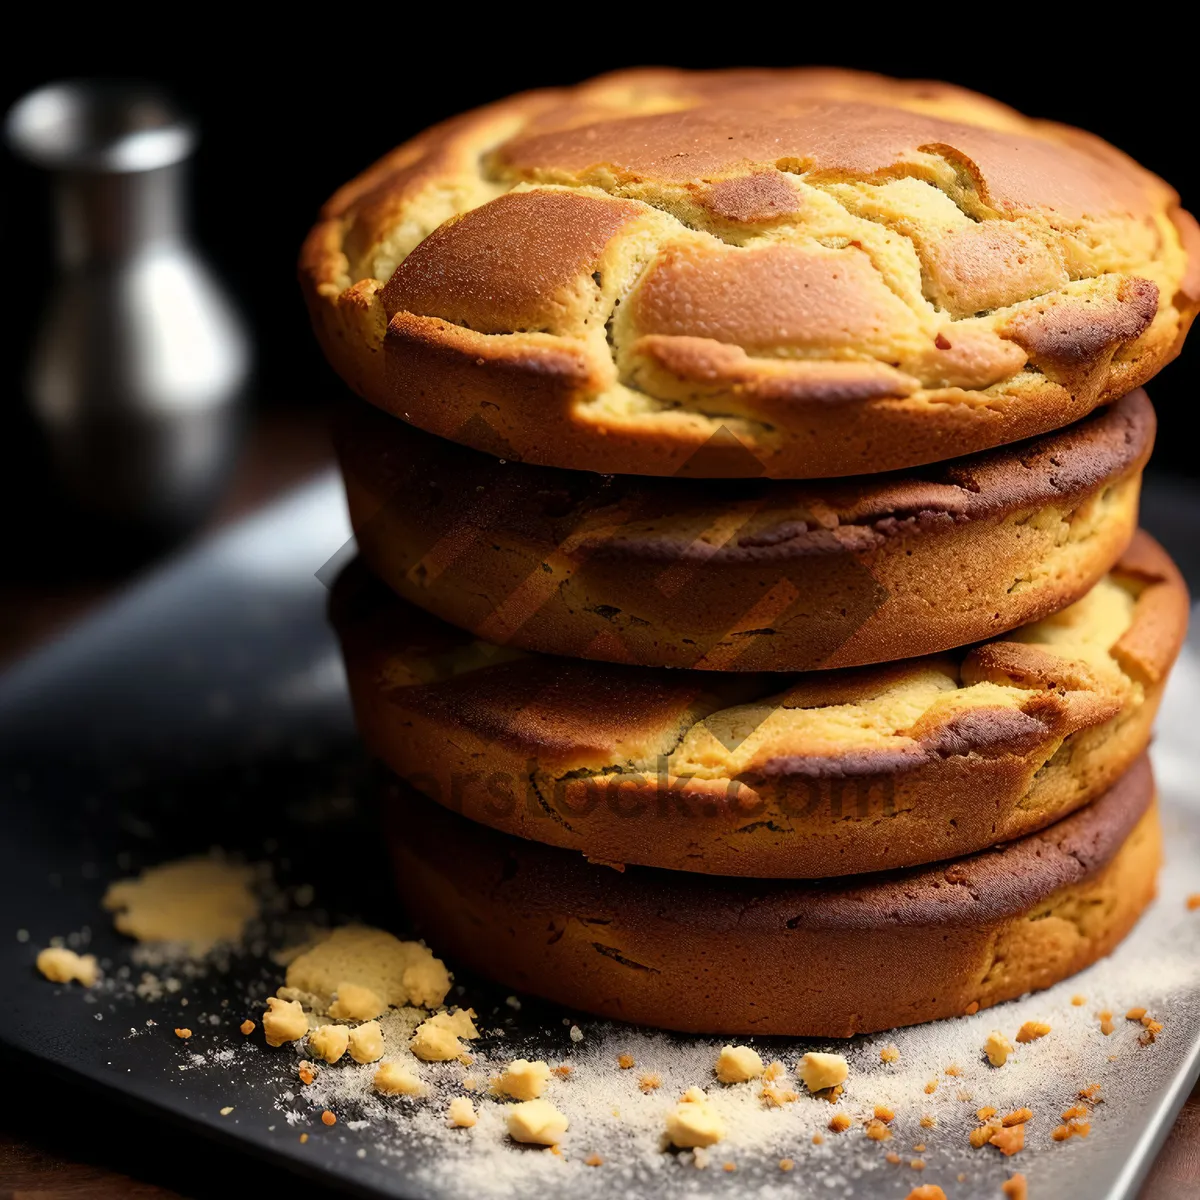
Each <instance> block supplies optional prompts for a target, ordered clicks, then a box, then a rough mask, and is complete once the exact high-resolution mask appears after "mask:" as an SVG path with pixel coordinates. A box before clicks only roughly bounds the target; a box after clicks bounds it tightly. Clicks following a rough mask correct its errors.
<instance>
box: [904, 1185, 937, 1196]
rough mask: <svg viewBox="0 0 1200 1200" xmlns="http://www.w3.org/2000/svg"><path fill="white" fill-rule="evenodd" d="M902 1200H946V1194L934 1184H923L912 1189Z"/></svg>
mask: <svg viewBox="0 0 1200 1200" xmlns="http://www.w3.org/2000/svg"><path fill="white" fill-rule="evenodd" d="M904 1200H946V1193H945V1192H943V1191H942V1189H941V1188H940V1187H938V1185H937V1184H936V1183H923V1184H921V1186H920V1187H915V1188H913V1190H912V1191H911V1192H909V1193H908V1195H907V1196H905V1198H904Z"/></svg>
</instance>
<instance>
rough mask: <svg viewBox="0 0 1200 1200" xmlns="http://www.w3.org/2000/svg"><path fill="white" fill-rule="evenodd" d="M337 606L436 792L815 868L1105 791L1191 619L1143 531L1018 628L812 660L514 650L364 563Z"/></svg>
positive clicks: (616, 851)
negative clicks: (675, 663)
mask: <svg viewBox="0 0 1200 1200" xmlns="http://www.w3.org/2000/svg"><path fill="white" fill-rule="evenodd" d="M332 607H333V616H334V621H335V624H336V625H337V626H338V630H339V633H340V635H341V638H342V644H343V650H344V653H345V658H346V665H347V673H348V676H349V681H350V690H351V695H352V698H353V701H354V706H355V711H356V715H357V718H358V723H359V727H360V729H361V732H362V735H363V737H364V739H365V741H366V743H367V745H368V747H369V748H370V749H371V750H372V752H373V753H375V754H376V755H378V756H379V757H380V758H382V759H383V760H384V762H386V763H387V764H388V765H389V766H390V767H391V768H392V769H393V770H395V771H396V772H397V773H398V774H400V775H401V776H403V777H405V778H406V779H408V780H409V781H410V782H411V783H412V784H413V785H414V786H416V787H417V788H418V789H419V790H421V791H424V792H425V793H426V794H428V795H429V796H431V797H432V798H433V799H435V800H437V801H439V802H440V803H442V804H444V805H446V806H447V807H449V808H452V809H455V810H457V811H459V812H461V813H463V814H464V815H465V816H467V817H469V818H471V819H472V820H475V821H479V822H481V823H483V824H486V825H491V826H493V827H495V828H497V829H501V830H504V831H506V832H508V833H514V834H517V835H519V836H521V837H525V838H531V839H533V840H535V841H541V842H546V843H549V844H552V845H557V846H564V847H568V848H571V849H574V850H579V851H582V852H583V853H585V854H587V855H588V856H589V857H593V858H597V859H603V860H608V861H612V862H618V863H639V864H643V865H646V866H657V867H667V868H673V869H678V870H685V871H700V872H709V873H713V874H721V875H749V876H757V877H787V878H796V879H800V878H819V877H822V876H831V875H843V874H851V873H858V872H864V871H878V870H885V869H890V868H893V867H902V866H912V865H915V864H918V863H924V862H932V861H935V860H938V859H943V858H947V857H950V856H952V855H959V854H968V853H972V852H974V851H976V850H979V849H982V848H983V847H986V846H990V845H993V844H995V843H997V842H1003V841H1007V840H1010V839H1012V838H1016V837H1020V836H1022V835H1024V834H1027V833H1030V832H1032V831H1034V830H1037V829H1041V828H1044V827H1045V826H1046V825H1048V824H1050V823H1051V822H1053V821H1056V820H1058V819H1059V818H1061V817H1062V816H1064V815H1065V814H1067V813H1069V812H1071V811H1073V810H1074V809H1076V808H1079V807H1080V806H1081V805H1083V804H1085V803H1087V802H1088V801H1089V800H1091V799H1093V798H1094V797H1095V796H1097V795H1099V794H1100V793H1101V792H1102V791H1104V789H1105V788H1107V787H1108V786H1109V785H1110V784H1111V783H1112V782H1113V780H1115V779H1116V778H1117V777H1118V776H1119V775H1120V774H1121V773H1122V772H1123V771H1124V770H1126V768H1127V767H1128V766H1129V765H1130V763H1132V762H1133V761H1134V760H1135V759H1136V758H1137V756H1138V755H1139V754H1141V753H1142V751H1143V750H1144V748H1145V746H1146V744H1147V742H1148V740H1149V734H1150V725H1151V722H1152V720H1153V717H1154V713H1155V710H1156V708H1157V705H1158V701H1159V697H1160V695H1161V691H1162V686H1163V683H1164V681H1165V678H1166V675H1167V672H1168V671H1169V669H1170V666H1171V664H1172V662H1173V661H1174V659H1175V656H1176V654H1177V653H1178V650H1179V647H1180V645H1181V643H1182V640H1183V635H1184V631H1185V627H1186V623H1187V592H1186V588H1185V586H1184V584H1183V581H1182V579H1181V578H1180V576H1179V573H1178V571H1177V570H1176V569H1175V566H1174V564H1173V563H1172V562H1171V561H1170V559H1169V558H1168V557H1167V555H1166V554H1165V553H1164V552H1163V550H1162V549H1161V547H1159V546H1158V544H1157V543H1156V542H1154V541H1153V540H1152V539H1151V538H1150V537H1148V536H1147V535H1145V534H1139V535H1138V536H1137V538H1135V540H1134V542H1133V544H1132V545H1131V547H1130V548H1129V550H1128V551H1127V552H1126V553H1125V555H1124V556H1123V557H1122V558H1121V560H1120V562H1119V563H1118V564H1117V566H1116V567H1115V568H1114V570H1113V571H1112V572H1111V573H1110V574H1109V575H1107V576H1106V577H1105V578H1104V579H1102V580H1101V581H1100V582H1099V583H1098V584H1097V585H1096V586H1095V587H1094V588H1092V590H1091V591H1090V592H1088V593H1087V595H1086V596H1084V597H1083V599H1081V600H1079V601H1078V602H1076V603H1075V604H1073V605H1071V606H1070V607H1068V608H1066V609H1064V610H1063V611H1061V612H1059V613H1058V614H1056V615H1054V616H1052V617H1048V618H1046V619H1044V620H1042V621H1039V622H1037V623H1035V624H1032V625H1027V626H1024V627H1022V628H1021V629H1019V630H1017V631H1016V632H1014V633H1011V634H1009V635H1007V636H1005V637H1003V638H999V639H995V640H993V641H990V642H985V643H982V644H980V645H977V646H975V647H973V648H970V649H968V650H962V651H957V652H955V653H951V654H943V655H938V656H933V657H927V658H921V659H912V660H908V661H904V662H898V663H890V664H887V665H884V666H876V667H862V668H855V669H852V670H842V671H826V672H815V673H810V674H802V675H792V676H788V675H780V674H762V675H751V674H730V673H720V672H702V671H671V670H665V669H651V668H639V667H626V666H620V665H615V664H607V663H595V662H586V661H580V660H572V659H564V658H552V657H549V656H543V655H535V654H527V653H524V652H521V651H516V650H512V649H510V648H501V647H496V646H493V645H490V644H488V643H485V642H481V641H479V640H478V639H475V638H473V637H472V636H471V635H470V634H467V633H464V632H461V631H460V630H458V629H455V628H453V627H451V626H449V625H446V624H444V623H442V622H440V621H438V620H436V619H434V618H433V617H430V616H429V615H427V614H426V613H424V612H422V611H421V610H420V609H417V608H415V607H413V606H412V605H408V604H406V603H404V602H403V601H400V600H398V599H396V598H395V597H394V596H393V595H392V594H391V593H390V592H388V591H387V590H386V589H385V588H383V587H382V586H381V585H379V584H378V583H376V582H375V581H374V580H372V579H371V578H370V577H369V576H368V575H367V573H366V572H365V570H363V569H362V568H361V566H358V565H356V566H355V567H352V568H351V569H350V570H349V571H348V572H346V573H345V574H344V575H343V577H342V578H341V579H340V580H339V582H338V585H337V587H336V588H335V592H334V597H333V605H332Z"/></svg>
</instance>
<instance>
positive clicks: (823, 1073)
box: [796, 1052, 850, 1092]
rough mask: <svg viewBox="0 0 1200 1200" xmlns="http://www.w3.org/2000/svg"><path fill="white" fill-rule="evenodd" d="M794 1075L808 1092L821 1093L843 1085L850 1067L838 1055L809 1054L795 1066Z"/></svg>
mask: <svg viewBox="0 0 1200 1200" xmlns="http://www.w3.org/2000/svg"><path fill="white" fill-rule="evenodd" d="M796 1074H797V1075H799V1076H800V1079H801V1081H802V1082H803V1084H804V1086H805V1087H806V1088H808V1090H809V1091H810V1092H823V1091H825V1090H826V1089H827V1088H832V1087H837V1086H838V1084H841V1083H845V1082H846V1079H847V1077H848V1076H849V1074H850V1066H849V1064H848V1063H847V1062H846V1060H845V1058H844V1057H843V1056H842V1055H840V1054H820V1053H811V1052H810V1053H808V1054H806V1055H805V1056H804V1057H803V1058H802V1059H801V1060H800V1062H799V1063H798V1064H797V1066H796Z"/></svg>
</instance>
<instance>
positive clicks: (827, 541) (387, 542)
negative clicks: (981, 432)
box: [337, 391, 1154, 671]
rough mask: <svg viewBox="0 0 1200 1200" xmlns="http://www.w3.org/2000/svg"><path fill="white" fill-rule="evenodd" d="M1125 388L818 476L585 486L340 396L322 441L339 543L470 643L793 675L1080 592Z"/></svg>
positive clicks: (950, 638)
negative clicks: (922, 464)
mask: <svg viewBox="0 0 1200 1200" xmlns="http://www.w3.org/2000/svg"><path fill="white" fill-rule="evenodd" d="M1153 440H1154V412H1153V409H1152V408H1151V405H1150V402H1149V400H1148V399H1147V397H1146V395H1145V393H1144V392H1140V391H1139V392H1135V393H1131V394H1130V395H1129V396H1126V397H1124V398H1123V399H1122V400H1120V401H1118V402H1117V403H1115V404H1113V405H1111V406H1109V407H1107V408H1105V409H1103V410H1100V411H1099V412H1097V413H1094V414H1093V415H1092V416H1091V417H1089V418H1086V419H1085V420H1084V421H1082V422H1080V423H1078V424H1076V425H1073V426H1071V427H1070V428H1068V429H1065V430H1061V431H1058V432H1056V433H1053V434H1046V435H1043V436H1042V437H1041V438H1039V439H1036V440H1034V441H1032V442H1026V443H1022V444H1020V445H1017V446H1013V447H1009V448H1005V449H1002V450H994V451H989V452H987V453H986V454H981V455H978V456H975V457H973V458H968V459H962V460H957V461H955V462H951V463H945V464H941V465H938V466H935V467H927V468H925V469H923V470H921V471H914V472H910V473H906V474H903V475H875V476H868V477H866V478H859V479H851V480H845V481H838V482H825V483H821V484H808V485H803V484H787V483H784V482H781V481H776V480H756V481H729V482H725V483H719V484H718V483H713V482H707V483H703V484H699V483H697V482H696V481H694V480H687V479H670V480H667V479H651V478H647V477H644V476H643V477H637V476H597V475H592V474H590V473H588V474H585V473H581V472H577V471H561V470H557V469H555V468H550V467H533V466H530V465H529V464H524V463H506V462H503V461H501V460H499V459H496V458H493V457H492V456H490V455H485V454H479V453H477V452H475V451H472V450H467V449H464V448H462V447H460V446H457V445H455V444H453V443H451V442H447V441H444V440H443V439H440V438H434V437H431V436H429V435H428V434H425V433H422V432H420V431H418V430H415V429H413V428H412V427H411V426H408V425H405V424H404V423H402V422H398V421H393V420H391V419H389V418H388V417H387V416H386V415H385V414H382V413H379V412H378V411H376V410H374V409H373V408H371V407H370V406H369V405H365V404H360V403H358V402H357V401H352V402H350V403H349V404H348V405H347V406H346V407H345V410H344V412H343V413H342V420H341V421H340V422H339V428H338V434H337V441H338V451H339V457H340V460H341V465H342V471H343V475H344V477H345V481H346V494H347V498H348V501H349V507H350V517H351V521H352V523H353V526H354V531H355V534H356V536H357V539H358V547H359V552H360V554H362V556H363V559H364V561H365V562H366V563H367V564H368V565H369V566H370V568H371V570H372V571H373V572H374V573H375V575H376V576H377V577H378V578H380V579H382V580H383V581H384V582H385V583H386V584H388V586H389V587H391V588H392V589H393V590H394V591H395V592H396V593H397V594H398V595H400V596H402V597H403V598H405V599H407V600H410V601H412V602H413V603H415V604H418V605H420V606H421V607H422V608H425V609H426V610H428V611H429V612H432V613H433V614H434V615H435V616H438V617H441V618H442V619H443V620H445V621H448V622H450V624H452V625H457V626H459V627H460V628H464V629H468V630H470V631H471V632H472V633H474V634H475V635H476V636H478V637H480V638H483V639H484V640H486V641H491V642H495V643H499V644H504V645H510V646H516V647H520V648H521V649H526V650H537V651H540V652H543V653H548V654H559V655H566V656H571V657H581V658H594V659H603V660H608V661H615V662H625V663H630V664H636V665H639V666H660V667H661V666H666V667H686V668H699V669H705V670H720V671H763V670H772V671H783V670H788V671H806V670H814V669H818V668H822V669H829V668H837V667H848V666H860V665H862V664H864V663H871V662H880V661H886V660H890V659H896V658H910V657H914V656H916V655H921V654H933V653H937V652H939V651H942V650H946V649H949V648H952V647H954V646H962V645H966V644H967V643H969V642H976V641H980V640H982V639H984V638H988V637H994V636H996V635H997V634H999V633H1002V632H1004V631H1005V630H1006V629H1011V628H1013V627H1015V626H1017V625H1022V624H1025V623H1027V622H1029V621H1034V620H1038V619H1039V618H1041V617H1044V616H1046V615H1047V614H1049V613H1051V612H1055V611H1057V610H1059V609H1061V608H1063V607H1065V606H1066V605H1068V604H1070V603H1072V602H1073V601H1075V600H1077V599H1079V597H1080V596H1082V595H1083V594H1084V592H1086V591H1087V590H1088V589H1089V588H1090V587H1091V586H1092V585H1093V584H1094V583H1095V582H1096V581H1097V580H1098V579H1099V578H1100V577H1101V576H1102V575H1103V574H1104V573H1105V572H1106V571H1108V569H1109V568H1110V567H1111V566H1112V565H1113V563H1114V562H1115V561H1116V560H1117V558H1118V556H1119V555H1120V554H1121V552H1122V551H1123V550H1124V549H1125V548H1126V546H1127V545H1128V543H1129V540H1130V538H1131V537H1132V536H1133V533H1134V530H1135V528H1136V525H1137V500H1138V492H1139V488H1140V477H1141V470H1142V467H1143V466H1144V465H1145V462H1146V459H1147V458H1148V457H1149V454H1150V450H1151V446H1152V443H1153Z"/></svg>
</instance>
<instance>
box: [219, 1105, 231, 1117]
mask: <svg viewBox="0 0 1200 1200" xmlns="http://www.w3.org/2000/svg"><path fill="white" fill-rule="evenodd" d="M218 1111H219V1112H220V1114H221V1116H223V1117H227V1116H229V1114H230V1113H231V1112H233V1105H232V1104H227V1105H225V1107H224V1108H222V1109H220V1110H218Z"/></svg>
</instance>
